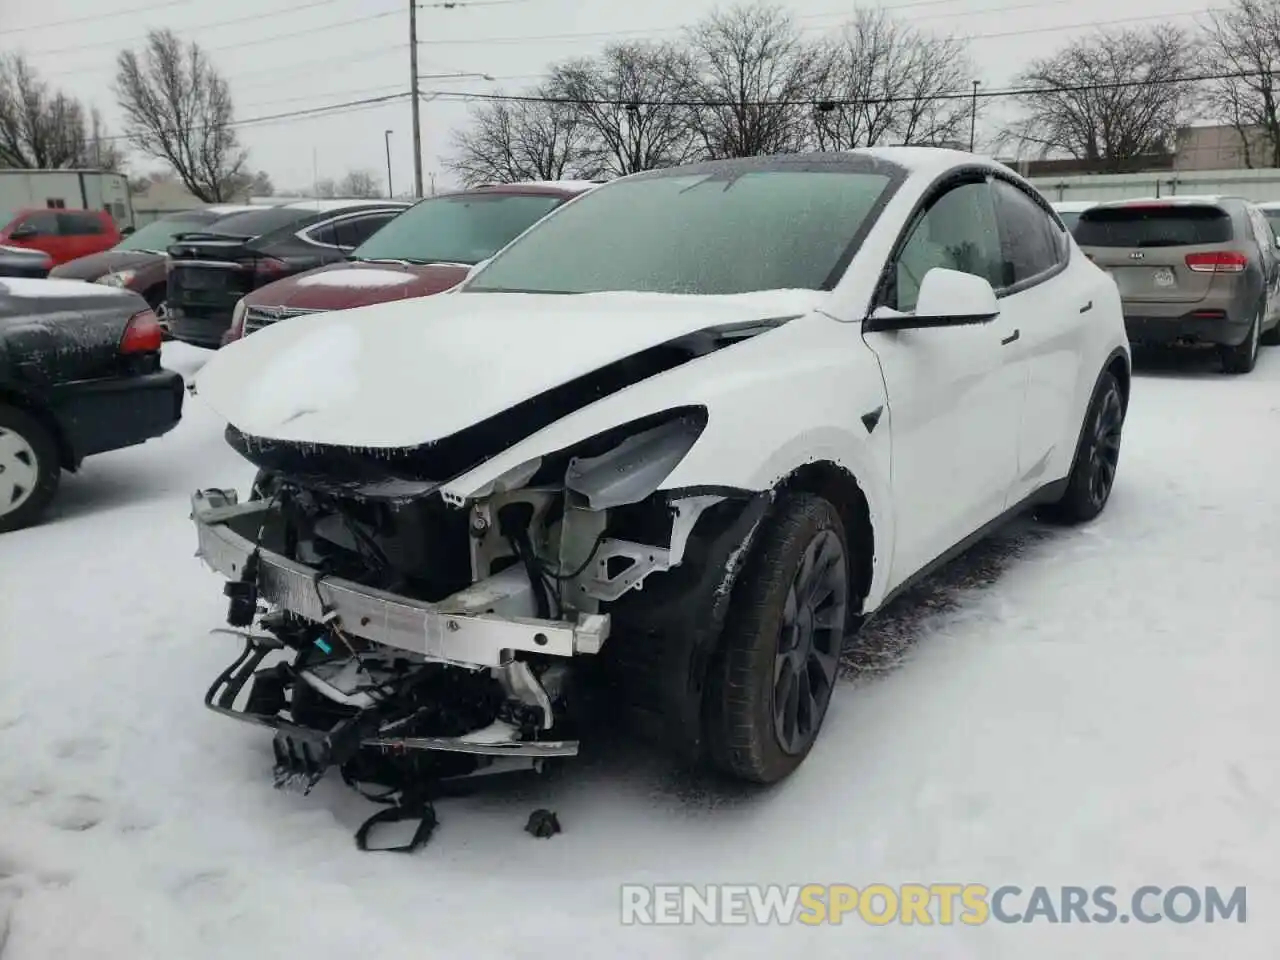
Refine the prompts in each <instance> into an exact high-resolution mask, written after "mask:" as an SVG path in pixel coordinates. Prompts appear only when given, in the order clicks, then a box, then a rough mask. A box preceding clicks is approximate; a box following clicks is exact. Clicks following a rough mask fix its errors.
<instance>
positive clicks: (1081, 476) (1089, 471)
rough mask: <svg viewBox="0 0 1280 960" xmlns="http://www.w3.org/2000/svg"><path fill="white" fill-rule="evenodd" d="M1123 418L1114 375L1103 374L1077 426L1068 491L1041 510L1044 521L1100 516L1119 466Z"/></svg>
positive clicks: (1121, 398)
mask: <svg viewBox="0 0 1280 960" xmlns="http://www.w3.org/2000/svg"><path fill="white" fill-rule="evenodd" d="M1124 416H1125V408H1124V395H1123V394H1122V393H1121V391H1120V382H1119V381H1118V380H1116V378H1115V375H1114V374H1111V373H1103V375H1102V376H1101V377H1100V378H1099V379H1098V385H1097V386H1096V387H1094V390H1093V397H1092V398H1091V399H1090V401H1089V408H1088V410H1087V411H1086V412H1085V415H1084V423H1083V424H1082V425H1081V427H1080V439H1079V440H1078V441H1077V442H1076V455H1075V461H1074V463H1073V464H1072V466H1071V475H1070V477H1068V478H1067V491H1066V493H1064V494H1063V495H1062V499H1061V500H1059V501H1058V502H1057V503H1054V504H1051V505H1049V506H1047V507H1045V508H1044V509H1042V510H1041V511H1040V512H1041V515H1042V516H1043V517H1044V518H1045V519H1047V520H1052V521H1054V522H1057V523H1065V524H1077V523H1088V522H1089V521H1090V520H1092V519H1094V518H1095V517H1097V516H1098V514H1100V513H1102V511H1103V509H1104V508H1105V507H1106V505H1107V501H1108V500H1110V499H1111V490H1112V488H1113V487H1114V486H1115V480H1116V470H1117V468H1118V467H1119V465H1120V438H1121V433H1122V431H1123V429H1124Z"/></svg>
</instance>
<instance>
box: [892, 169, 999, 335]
mask: <svg viewBox="0 0 1280 960" xmlns="http://www.w3.org/2000/svg"><path fill="white" fill-rule="evenodd" d="M1001 262H1002V260H1001V252H1000V232H999V230H998V229H997V228H996V214H995V201H994V198H993V196H992V193H991V187H990V186H989V185H988V184H987V183H986V182H980V183H965V184H961V185H960V186H957V187H953V188H952V189H950V190H948V191H947V192H946V193H944V194H942V195H941V196H940V197H938V198H937V199H936V200H935V201H934V202H933V203H932V204H931V205H930V206H929V208H928V209H927V210H926V211H925V214H924V216H923V217H921V218H919V219H918V220H917V221H916V224H915V226H914V227H913V228H912V230H911V234H910V235H909V236H908V238H907V241H906V243H905V244H904V245H903V247H902V251H901V253H899V254H898V260H897V263H896V264H895V266H894V278H893V279H894V289H895V297H894V299H895V300H896V302H895V303H891V304H890V306H892V307H894V308H895V309H897V310H901V311H903V312H904V313H909V312H911V311H912V310H914V309H915V308H916V300H917V298H918V297H919V295H920V284H921V282H922V281H923V280H924V275H925V274H926V273H928V272H929V271H930V270H932V269H933V268H934V267H944V268H946V269H948V270H959V271H960V272H962V273H971V274H973V275H974V276H978V277H982V279H984V280H986V281H988V282H989V283H990V284H991V285H992V286H993V287H995V288H996V289H997V290H998V289H1000V287H1002V286H1003V285H1004V284H1003V282H1002V280H1001V275H1002V273H1003V270H1002V269H1001Z"/></svg>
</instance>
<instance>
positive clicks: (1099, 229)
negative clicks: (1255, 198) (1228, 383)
mask: <svg viewBox="0 0 1280 960" xmlns="http://www.w3.org/2000/svg"><path fill="white" fill-rule="evenodd" d="M1074 233H1075V238H1076V243H1077V244H1079V246H1080V248H1081V249H1082V250H1083V251H1084V253H1085V254H1086V255H1087V256H1088V257H1089V259H1091V260H1092V261H1093V262H1094V263H1096V264H1097V265H1098V266H1100V267H1102V268H1103V269H1105V270H1107V271H1108V272H1109V273H1110V274H1111V276H1112V278H1113V279H1114V280H1115V282H1116V285H1117V286H1118V287H1119V289H1120V298H1121V301H1122V302H1123V305H1124V321H1125V328H1126V330H1127V331H1128V334H1129V340H1130V341H1131V342H1132V343H1135V344H1160V345H1170V346H1184V345H1185V346H1197V345H1200V346H1203V345H1209V346H1214V347H1216V348H1217V349H1218V351H1219V352H1220V353H1221V355H1222V366H1223V369H1224V370H1225V371H1226V372H1228V373H1248V372H1249V371H1250V370H1252V369H1253V367H1254V364H1255V363H1256V362H1257V358H1258V344H1259V343H1267V344H1274V343H1277V342H1280V256H1278V253H1280V251H1278V250H1277V241H1276V238H1275V236H1274V234H1273V233H1272V231H1271V228H1270V226H1269V225H1268V223H1267V220H1266V218H1265V217H1264V216H1263V214H1262V212H1261V211H1260V210H1259V209H1258V208H1257V207H1255V206H1254V205H1253V204H1251V203H1249V202H1248V201H1246V200H1241V199H1237V198H1234V197H1169V198H1166V199H1155V200H1125V201H1120V202H1117V203H1103V204H1099V205H1098V206H1095V207H1091V208H1090V209H1088V210H1086V211H1085V212H1084V213H1082V214H1081V215H1080V219H1079V221H1077V223H1076V226H1075V231H1074Z"/></svg>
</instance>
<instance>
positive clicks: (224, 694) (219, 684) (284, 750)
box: [204, 631, 578, 779]
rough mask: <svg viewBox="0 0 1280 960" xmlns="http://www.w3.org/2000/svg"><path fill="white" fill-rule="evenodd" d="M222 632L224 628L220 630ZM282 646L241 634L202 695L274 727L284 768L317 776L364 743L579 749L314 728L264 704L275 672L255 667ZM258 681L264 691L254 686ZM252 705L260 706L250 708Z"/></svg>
mask: <svg viewBox="0 0 1280 960" xmlns="http://www.w3.org/2000/svg"><path fill="white" fill-rule="evenodd" d="M219 632H224V633H225V632H227V631H219ZM280 649H282V645H281V644H280V643H279V642H278V641H276V640H275V639H274V638H273V637H259V636H245V645H244V649H243V651H241V653H240V656H239V657H237V658H236V660H235V661H234V662H233V663H232V664H231V666H229V667H227V669H226V670H224V671H223V672H222V673H220V674H219V675H218V678H217V679H216V680H214V682H213V684H212V685H211V686H210V687H209V690H208V692H207V693H206V694H205V698H204V703H205V706H206V707H208V708H209V709H210V710H212V711H214V712H215V713H220V714H222V715H223V716H225V717H231V718H232V719H234V720H240V721H242V722H244V723H252V724H256V725H258V726H262V727H267V728H269V729H272V730H274V731H276V739H275V753H276V764H277V768H287V769H289V770H290V772H292V773H294V774H301V775H305V776H307V778H308V779H314V778H318V776H319V774H321V773H323V771H324V770H325V769H327V768H328V767H329V766H334V765H340V764H342V763H343V762H345V761H346V760H347V759H350V757H351V755H352V754H353V753H354V752H355V751H356V750H358V749H361V748H365V747H369V748H373V749H378V750H385V751H388V752H397V753H404V752H408V751H413V750H436V751H442V752H446V753H467V754H473V755H478V756H490V757H530V758H546V757H572V756H576V755H577V753H578V741H576V740H531V741H518V740H499V741H495V740H491V739H475V738H471V737H469V736H466V735H464V736H461V737H386V736H378V735H377V733H376V731H374V730H370V731H364V730H361V728H360V725H359V722H358V719H359V718H356V720H357V722H356V723H354V724H352V723H349V722H348V723H340V724H338V725H337V726H336V727H334V728H333V729H332V730H329V731H324V730H314V729H311V728H308V727H301V726H298V725H296V724H293V723H290V722H289V721H287V720H285V719H284V718H283V717H281V716H279V714H278V713H276V712H274V711H273V710H269V709H266V708H264V706H263V705H264V704H266V703H269V702H271V701H273V700H275V699H276V697H275V694H276V692H277V691H275V690H272V689H271V687H272V686H273V681H275V680H277V679H278V677H279V674H278V673H277V672H276V671H275V670H274V669H272V668H267V669H266V670H259V667H261V665H262V661H263V660H264V659H265V658H266V656H267V655H268V654H270V653H272V652H273V651H276V650H280ZM259 681H261V682H262V683H263V684H264V686H265V687H266V688H267V689H266V690H265V691H259V690H256V689H255V686H256V683H257V682H259ZM246 686H249V688H250V689H249V700H248V703H247V704H246V706H245V708H244V709H243V710H241V709H237V708H236V707H235V702H236V700H237V699H238V698H239V696H240V694H241V692H243V691H244V689H245V687H246ZM255 706H257V707H258V708H259V709H254V708H255Z"/></svg>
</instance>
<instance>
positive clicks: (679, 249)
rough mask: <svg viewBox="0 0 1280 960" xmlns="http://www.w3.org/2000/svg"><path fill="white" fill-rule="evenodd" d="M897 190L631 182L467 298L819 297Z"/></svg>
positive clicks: (795, 175) (775, 181)
mask: <svg viewBox="0 0 1280 960" xmlns="http://www.w3.org/2000/svg"><path fill="white" fill-rule="evenodd" d="M891 183H892V178H891V176H890V175H889V174H887V173H863V172H852V171H847V170H819V171H814V170H759V171H749V172H741V171H738V172H733V171H725V172H722V173H713V174H706V173H696V174H685V175H683V176H658V177H644V178H641V179H637V180H630V181H628V180H622V181H619V182H617V183H614V184H610V185H609V186H605V187H600V188H598V189H596V190H593V191H592V192H590V193H588V194H586V195H585V196H583V197H582V198H580V199H579V200H577V201H575V202H574V203H572V204H570V205H568V206H566V207H565V208H564V209H563V210H560V211H557V212H556V214H555V215H554V216H551V217H548V218H547V219H546V220H544V221H543V222H542V223H540V224H539V225H538V226H537V228H536V229H534V230H533V231H531V232H530V233H529V234H527V235H526V236H525V237H523V238H522V239H521V240H520V241H519V242H518V243H515V244H513V245H512V246H511V247H509V248H508V249H507V250H505V251H504V252H503V253H502V254H501V255H500V256H498V257H497V259H495V260H494V261H493V262H492V263H490V264H489V265H488V266H487V267H484V268H483V269H482V270H481V271H480V272H479V273H477V274H476V276H475V278H474V280H473V282H472V283H470V284H468V285H467V287H465V288H464V289H466V290H468V291H473V292H484V291H491V292H528V293H592V292H598V291H605V290H629V291H641V292H646V293H683V294H734V293H750V292H753V291H757V290H780V289H805V290H821V289H825V288H826V286H827V284H828V283H829V280H830V276H831V274H832V272H833V271H834V270H835V269H836V267H837V266H838V265H839V264H840V262H841V259H842V258H843V257H844V256H845V255H846V253H847V252H848V251H849V249H850V247H851V245H852V244H853V242H854V239H855V238H856V237H858V236H859V234H860V231H861V229H862V227H863V224H864V221H866V220H867V218H868V215H869V214H870V212H871V211H872V210H873V209H874V208H875V206H876V202H877V201H878V200H879V199H880V197H881V196H883V195H885V193H886V191H888V190H889V188H890V184H891Z"/></svg>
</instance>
